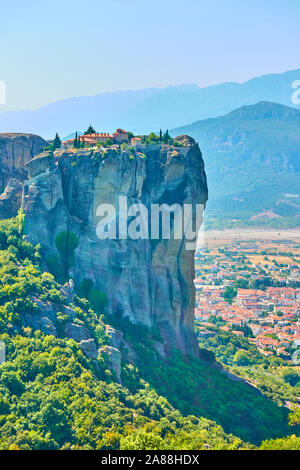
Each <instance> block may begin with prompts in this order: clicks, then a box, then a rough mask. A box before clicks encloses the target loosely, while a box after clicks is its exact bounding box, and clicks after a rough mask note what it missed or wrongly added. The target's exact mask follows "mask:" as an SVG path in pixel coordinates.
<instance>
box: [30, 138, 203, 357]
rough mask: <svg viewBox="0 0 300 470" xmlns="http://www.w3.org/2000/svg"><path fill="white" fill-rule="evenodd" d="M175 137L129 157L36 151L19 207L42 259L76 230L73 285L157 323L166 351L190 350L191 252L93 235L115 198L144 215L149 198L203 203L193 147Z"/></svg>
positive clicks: (138, 319) (199, 163)
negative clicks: (101, 210)
mask: <svg viewBox="0 0 300 470" xmlns="http://www.w3.org/2000/svg"><path fill="white" fill-rule="evenodd" d="M178 140H179V141H180V142H181V146H178V147H174V146H169V145H151V146H143V147H141V148H139V149H138V150H139V151H140V152H142V153H137V154H136V155H135V156H133V155H130V154H129V153H128V152H127V151H124V152H121V153H117V152H116V151H114V150H108V151H106V152H105V153H104V154H103V151H102V150H88V149H85V150H79V151H78V150H77V151H70V150H69V151H58V152H55V154H54V156H53V155H49V154H46V153H45V154H41V155H40V156H38V157H36V158H35V159H33V160H32V161H31V162H29V164H28V169H29V174H30V177H31V179H30V180H29V181H28V182H26V183H25V186H24V194H23V207H24V211H25V214H26V233H27V235H28V238H29V240H30V241H32V242H33V243H41V245H42V249H43V253H44V255H45V256H44V258H45V259H46V260H52V263H53V260H56V261H57V263H59V262H60V261H59V260H60V255H59V253H58V250H57V236H58V235H59V234H62V233H64V234H65V236H66V233H67V234H72V237H73V239H74V235H76V243H75V245H77V246H76V248H75V250H74V252H72V253H71V254H70V256H69V255H67V258H68V259H69V258H70V262H69V266H70V267H69V273H68V274H69V276H70V277H72V278H73V279H74V281H75V284H76V285H77V286H80V285H82V281H83V280H84V279H85V280H89V284H90V285H91V283H93V289H94V290H96V291H98V292H101V293H105V294H106V295H107V299H108V300H107V306H106V310H107V312H108V313H109V314H110V315H118V316H120V317H126V316H127V317H129V318H130V319H131V321H132V322H135V323H142V324H145V325H147V326H148V327H150V328H152V327H156V328H157V327H158V328H159V330H160V332H161V335H162V337H163V339H164V344H165V352H167V351H168V349H169V348H170V347H175V348H179V349H181V350H182V351H183V352H184V353H187V354H193V355H196V354H197V350H198V347H197V341H196V338H195V336H194V332H193V321H194V284H193V280H194V252H193V251H189V250H186V249H185V243H184V240H174V239H170V240H162V239H159V240H151V239H138V240H132V239H122V240H120V239H115V240H112V239H106V240H100V239H99V238H98V236H97V233H96V226H97V223H98V222H99V219H100V218H99V217H98V216H97V208H98V207H99V205H100V204H104V203H107V204H112V205H113V206H114V207H116V208H117V216H118V205H119V196H126V197H127V202H128V207H129V206H130V205H132V204H136V203H143V204H144V205H145V206H146V207H147V208H148V209H149V213H150V206H151V204H155V203H156V204H163V203H166V204H169V205H171V204H176V203H178V204H180V205H183V204H205V203H206V200H207V185H206V176H205V172H204V166H203V160H202V156H201V152H200V150H199V147H198V145H197V144H195V142H194V141H193V139H190V138H188V137H186V136H181V137H180V138H179V139H178ZM55 240H56V242H55ZM73 241H74V240H73ZM70 244H72V241H71V240H70ZM66 246H68V243H66Z"/></svg>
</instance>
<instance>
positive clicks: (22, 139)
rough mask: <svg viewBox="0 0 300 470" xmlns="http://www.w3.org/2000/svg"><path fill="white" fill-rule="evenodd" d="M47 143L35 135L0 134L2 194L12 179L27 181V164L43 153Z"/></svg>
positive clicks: (0, 185)
mask: <svg viewBox="0 0 300 470" xmlns="http://www.w3.org/2000/svg"><path fill="white" fill-rule="evenodd" d="M47 145H48V144H47V142H46V141H45V140H44V139H42V137H39V136H38V135H33V134H10V133H7V134H0V192H3V191H4V188H5V186H6V185H7V182H8V180H9V179H10V178H15V179H17V180H19V181H21V182H23V181H24V180H25V179H27V169H26V167H25V164H26V163H27V162H29V161H30V160H32V159H33V157H35V155H38V154H40V153H41V151H42V150H43V148H44V147H46V146H47Z"/></svg>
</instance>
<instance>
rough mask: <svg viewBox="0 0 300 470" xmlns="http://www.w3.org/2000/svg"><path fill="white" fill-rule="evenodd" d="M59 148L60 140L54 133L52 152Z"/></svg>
mask: <svg viewBox="0 0 300 470" xmlns="http://www.w3.org/2000/svg"><path fill="white" fill-rule="evenodd" d="M60 146H61V140H60V137H59V135H58V133H57V132H56V134H55V137H54V140H53V142H52V147H53V150H55V149H59V148H60Z"/></svg>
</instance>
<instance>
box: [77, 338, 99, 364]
mask: <svg viewBox="0 0 300 470" xmlns="http://www.w3.org/2000/svg"><path fill="white" fill-rule="evenodd" d="M79 347H80V348H81V349H82V351H83V352H84V354H85V355H86V357H87V358H88V359H93V360H94V361H95V360H96V359H97V358H98V350H97V346H96V343H95V340H94V339H93V338H90V339H83V340H81V341H80V343H79Z"/></svg>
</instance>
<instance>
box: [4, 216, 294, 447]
mask: <svg viewBox="0 0 300 470" xmlns="http://www.w3.org/2000/svg"><path fill="white" fill-rule="evenodd" d="M23 226H24V216H23V214H22V213H21V212H20V213H19V215H18V217H16V218H15V219H11V220H7V221H2V222H0V340H1V341H2V342H3V343H4V345H5V348H6V361H5V362H3V363H2V364H1V365H0V449H132V450H137V449H194V450H196V449H197V450H202V449H224V450H225V449H254V448H257V446H258V447H259V446H260V447H261V448H263V449H270V448H274V449H286V448H291V449H295V448H297V449H300V438H298V437H296V436H295V434H296V428H297V423H298V422H299V414H298V412H297V413H294V414H292V415H291V416H290V418H289V410H288V409H287V408H286V407H284V406H282V404H283V400H284V399H285V398H286V399H290V400H292V399H293V397H294V394H293V387H292V386H291V385H289V384H288V383H286V382H283V383H282V384H281V385H280V387H278V388H277V383H275V382H274V383H273V382H272V385H270V386H269V385H267V387H269V388H270V390H267V391H265V390H261V391H260V390H259V389H257V388H254V387H250V386H248V385H247V384H245V383H243V382H241V381H236V380H232V378H231V377H229V375H228V374H227V373H226V371H225V370H224V369H223V368H222V367H221V366H220V364H218V363H217V362H216V361H215V356H214V354H213V353H212V350H215V351H214V352H215V355H216V359H217V360H218V361H219V362H222V363H224V366H225V367H226V361H227V364H229V365H231V361H233V363H232V366H233V367H234V366H235V365H236V366H237V367H238V364H236V359H235V358H236V356H237V354H238V352H239V350H241V349H243V350H245V349H247V348H246V347H245V344H232V346H229V348H230V351H228V350H226V351H227V352H226V351H224V350H222V348H221V347H220V344H221V342H222V340H220V342H217V343H216V344H215V345H214V344H213V343H210V344H205V345H203V344H200V345H201V347H202V349H201V350H200V358H199V359H195V358H191V357H186V356H183V355H182V354H181V353H179V352H178V351H170V353H169V355H168V356H167V357H165V358H162V357H161V356H160V354H159V353H158V352H157V350H158V349H159V348H158V346H157V345H158V344H159V342H160V336H159V333H158V332H157V331H155V330H154V331H151V330H149V329H147V328H146V327H144V326H138V325H133V324H131V323H130V322H129V321H128V320H126V319H122V318H119V317H118V316H116V317H113V318H112V317H109V316H108V315H107V314H106V312H105V305H104V302H97V300H99V299H96V301H93V298H90V299H89V300H87V299H85V298H83V297H82V290H80V289H79V291H78V292H77V293H76V295H75V296H74V297H73V298H72V299H71V300H70V298H68V295H67V293H66V288H65V286H62V285H60V284H59V283H58V282H57V279H55V278H54V276H53V275H52V274H50V273H48V272H45V271H44V269H43V267H44V264H43V259H42V254H41V250H40V247H39V246H33V245H31V244H30V243H29V242H28V241H27V240H26V236H24V233H23ZM94 300H95V299H94ZM41 309H42V310H48V311H51V312H52V315H54V316H55V318H54V319H53V324H55V333H54V331H52V330H51V328H50V327H49V325H50V323H49V321H48V322H47V318H46V317H42V320H43V322H44V323H43V324H44V327H43V328H35V324H36V321H37V318H40V317H41ZM53 312H55V313H54V314H53ZM42 315H43V312H42ZM45 318H46V319H45ZM70 318H72V322H73V324H74V325H76V326H78V327H79V328H82V331H83V330H84V331H88V333H89V335H90V337H91V338H92V339H93V344H95V345H96V347H97V350H98V351H99V353H98V355H97V358H95V357H94V358H93V357H91V356H89V355H87V354H85V352H84V350H82V348H81V347H80V345H79V342H78V341H76V340H74V339H72V338H70V337H68V336H67V335H66V334H65V331H66V330H65V325H66V324H67V323H68V321H69V320H70ZM109 328H115V329H116V330H117V331H120V332H121V334H122V336H123V338H124V341H123V346H122V347H121V348H120V349H121V350H120V358H121V359H120V371H119V372H120V373H118V371H117V368H116V367H112V363H111V361H109V359H108V357H107V354H106V351H107V349H106V348H108V347H110V346H111V337H110V335H109V334H108V332H109ZM231 342H232V343H233V340H232V341H231ZM124 345H125V346H124ZM204 346H205V347H204ZM209 349H211V351H209ZM249 356H250V357H252V358H255V360H254V363H257V364H258V366H259V368H260V367H264V366H265V365H266V364H265V362H264V361H260V358H259V357H258V356H257V355H255V352H254V351H250V349H249ZM225 358H227V359H226V361H225ZM232 358H233V359H232ZM280 366H281V364H279V366H278V367H280ZM272 367H273V365H272V364H271V363H270V364H267V369H268V370H269V369H271V368H272ZM259 370H260V369H259ZM249 373H250V372H249ZM170 378H172V380H170ZM258 382H259V380H258ZM258 388H262V387H258ZM265 392H266V393H265ZM289 421H290V424H289ZM291 425H292V426H291ZM262 441H263V443H262Z"/></svg>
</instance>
